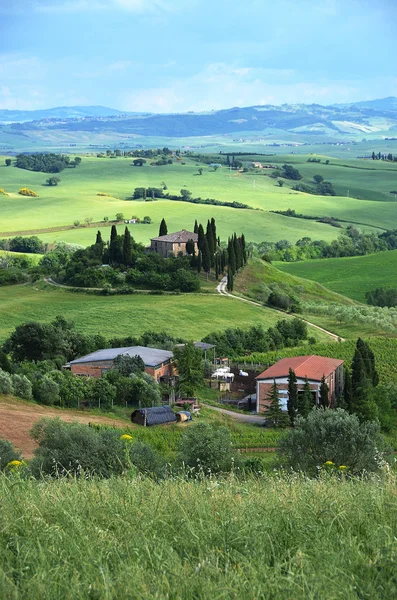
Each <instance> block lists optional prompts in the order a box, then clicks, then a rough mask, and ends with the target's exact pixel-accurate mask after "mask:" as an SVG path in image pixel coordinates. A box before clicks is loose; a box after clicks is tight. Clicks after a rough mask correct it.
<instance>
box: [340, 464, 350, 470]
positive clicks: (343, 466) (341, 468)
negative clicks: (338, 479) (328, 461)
mask: <svg viewBox="0 0 397 600" xmlns="http://www.w3.org/2000/svg"><path fill="white" fill-rule="evenodd" d="M348 468H349V467H346V466H345V465H341V466H340V467H339V469H340V470H341V471H345V470H346V469H348Z"/></svg>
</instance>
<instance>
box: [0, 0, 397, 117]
mask: <svg viewBox="0 0 397 600" xmlns="http://www.w3.org/2000/svg"><path fill="white" fill-rule="evenodd" d="M396 23H397V0H372V1H370V0H244V1H241V0H240V1H237V0H218V1H216V0H0V27H1V28H0V31H1V36H0V37H1V39H0V108H10V109H34V108H48V107H51V106H65V105H75V104H84V105H90V104H101V105H104V106H110V107H113V108H118V109H120V110H129V111H152V112H175V111H188V110H194V111H201V110H212V109H220V108H227V107H231V106H249V105H253V104H282V103H286V102H287V103H298V102H305V103H312V102H315V103H319V104H331V103H334V102H353V101H358V100H367V99H373V98H382V97H385V96H392V95H396V96H397V69H396V67H395V61H394V55H395V43H394V38H395V24H396Z"/></svg>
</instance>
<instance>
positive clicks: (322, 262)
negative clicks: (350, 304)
mask: <svg viewBox="0 0 397 600" xmlns="http://www.w3.org/2000/svg"><path fill="white" fill-rule="evenodd" d="M275 264H276V266H277V268H278V269H280V271H283V272H284V273H286V274H288V275H292V276H294V277H301V278H304V279H307V280H313V281H315V282H318V283H320V284H321V285H323V286H326V287H327V288H329V289H330V290H332V291H334V292H337V293H338V294H343V295H344V296H347V297H348V298H352V299H353V300H357V301H359V302H365V293H366V292H368V291H370V290H374V289H375V288H377V287H396V286H397V250H392V251H388V252H378V253H377V254H369V255H367V256H351V257H346V258H327V259H317V260H309V261H304V262H296V263H285V262H279V263H275Z"/></svg>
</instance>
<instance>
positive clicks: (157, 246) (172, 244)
mask: <svg viewBox="0 0 397 600" xmlns="http://www.w3.org/2000/svg"><path fill="white" fill-rule="evenodd" d="M189 240H193V242H194V249H195V253H196V254H198V245H197V242H198V235H197V233H193V232H192V231H186V229H182V231H177V232H176V233H169V234H167V235H161V236H159V237H155V238H151V240H150V246H149V247H148V250H149V251H150V252H158V254H161V256H163V257H164V258H167V256H168V255H169V254H170V253H173V254H174V255H175V256H178V254H179V252H182V254H183V255H186V254H187V252H186V243H187V242H188V241H189Z"/></svg>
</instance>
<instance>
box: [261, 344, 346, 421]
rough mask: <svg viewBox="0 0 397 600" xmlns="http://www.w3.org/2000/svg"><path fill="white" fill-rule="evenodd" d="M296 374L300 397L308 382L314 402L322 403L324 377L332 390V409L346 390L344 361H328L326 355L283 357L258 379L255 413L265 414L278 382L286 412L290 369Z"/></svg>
mask: <svg viewBox="0 0 397 600" xmlns="http://www.w3.org/2000/svg"><path fill="white" fill-rule="evenodd" d="M290 369H292V370H293V371H294V372H295V375H296V378H297V386H298V394H301V393H303V390H304V385H305V381H306V379H307V380H308V382H309V385H310V389H311V391H312V395H313V400H315V402H316V404H318V401H319V394H320V385H321V379H322V377H323V376H324V377H325V381H326V383H327V385H328V388H329V403H330V406H333V405H334V404H335V400H336V398H338V397H339V396H340V394H341V393H342V390H343V360H338V359H336V358H326V357H324V356H316V355H314V354H313V355H311V356H295V357H292V358H282V359H281V360H279V361H278V362H276V363H275V364H274V365H272V366H271V367H269V368H268V369H266V371H264V372H263V373H261V374H260V375H258V377H257V378H256V410H257V412H258V413H263V412H265V407H266V406H269V404H270V402H271V400H270V399H269V395H270V390H271V387H272V385H273V382H274V381H275V382H276V384H277V387H278V393H279V399H280V404H281V406H282V408H283V410H287V401H288V376H289V370H290Z"/></svg>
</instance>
